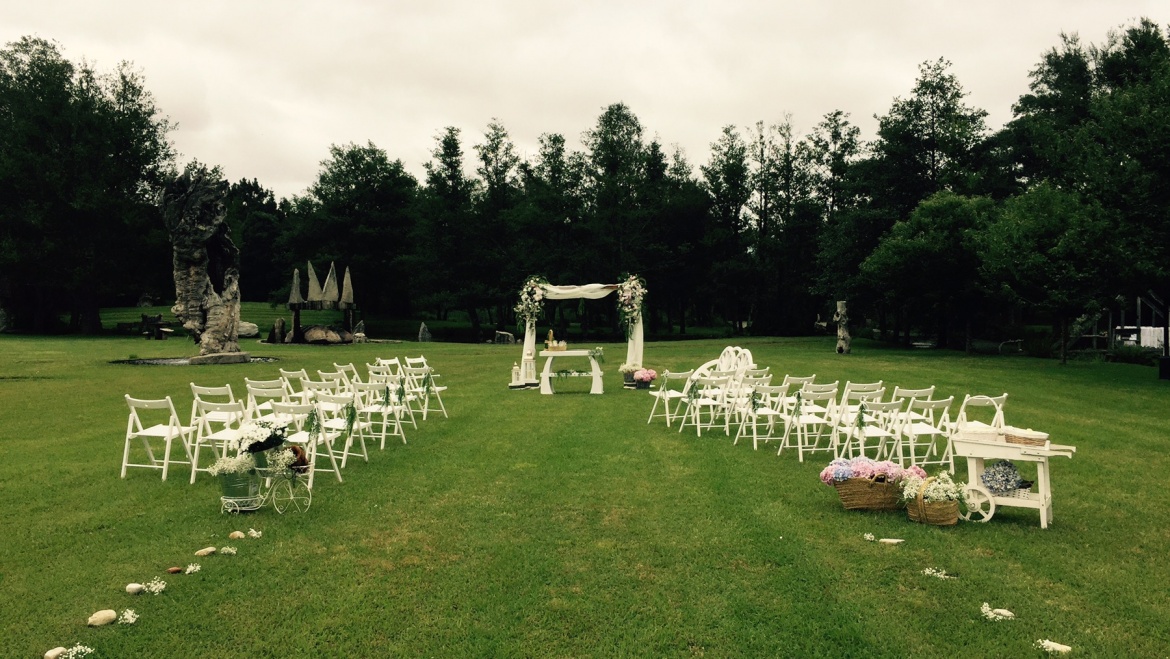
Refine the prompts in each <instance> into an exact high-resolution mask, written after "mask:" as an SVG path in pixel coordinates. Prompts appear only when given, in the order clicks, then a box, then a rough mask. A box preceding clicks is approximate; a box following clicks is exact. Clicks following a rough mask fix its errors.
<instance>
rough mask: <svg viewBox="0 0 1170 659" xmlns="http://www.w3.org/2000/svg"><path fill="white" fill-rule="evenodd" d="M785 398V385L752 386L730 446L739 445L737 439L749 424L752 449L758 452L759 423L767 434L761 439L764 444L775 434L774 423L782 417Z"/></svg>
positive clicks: (786, 390)
mask: <svg viewBox="0 0 1170 659" xmlns="http://www.w3.org/2000/svg"><path fill="white" fill-rule="evenodd" d="M787 396H788V385H786V384H782V385H780V386H777V387H773V386H771V385H755V386H753V387H752V391H751V394H750V395H749V398H748V407H747V410H746V411H745V413H744V416H743V419H742V420H741V422H740V425H739V430H738V431H736V433H735V441H734V442H732V445H733V446H734V445H735V444H738V443H739V438H740V437H741V436H743V434H744V432H745V431H746V429H747V427H748V424H749V423H750V424H751V428H752V448H753V449H754V450H759V448H760V422H761V421H762V422H763V423H764V425H765V426H766V428H767V432H765V433H764V437H763V439H764V443H765V444H766V443H768V441H769V440H770V439H771V438H772V436H773V434H774V433H775V429H776V421H777V420H780V419H781V418H782V417H783V415H784V404H785V402H784V401H785V399H786V398H787Z"/></svg>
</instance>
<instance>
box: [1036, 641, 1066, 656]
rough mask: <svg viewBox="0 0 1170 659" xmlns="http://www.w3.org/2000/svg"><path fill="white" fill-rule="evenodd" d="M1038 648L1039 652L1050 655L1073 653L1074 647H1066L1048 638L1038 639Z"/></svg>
mask: <svg viewBox="0 0 1170 659" xmlns="http://www.w3.org/2000/svg"><path fill="white" fill-rule="evenodd" d="M1036 648H1037V649H1039V650H1044V651H1045V652H1047V653H1049V654H1065V653H1068V652H1072V646H1069V645H1065V644H1063V643H1057V642H1056V641H1050V640H1048V639H1046V638H1041V639H1037V640H1036Z"/></svg>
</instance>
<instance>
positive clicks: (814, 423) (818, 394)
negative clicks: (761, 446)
mask: <svg viewBox="0 0 1170 659" xmlns="http://www.w3.org/2000/svg"><path fill="white" fill-rule="evenodd" d="M804 386H805V387H809V386H812V385H807V384H806V385H804ZM797 394H798V395H796V396H795V402H794V403H793V404H792V405H790V406H787V407H786V409H785V410H784V412H783V413H782V414H781V416H780V419H781V420H782V421H784V437H783V439H782V440H781V441H780V448H779V449H777V451H776V455H780V453H781V452H783V451H784V449H785V448H792V447H793V444H792V439H793V435H795V438H796V445H795V448H796V457H797V459H798V460H799V461H800V462H804V454H805V453H812V452H815V451H820V450H829V451H831V450H833V447H832V445H829V446H826V447H823V448H822V447H820V446H819V444H820V437H821V436H822V435H824V436H828V437H830V438H831V433H829V432H827V431H828V430H829V429H830V428H831V427H832V426H831V424H832V418H831V417H830V411H831V410H832V409H833V405H834V401H835V400H836V399H837V389H836V386H834V387H833V388H832V389H828V390H824V391H804V390H801V391H799V392H797ZM810 439H811V440H812V441H811V444H810ZM830 442H831V439H830Z"/></svg>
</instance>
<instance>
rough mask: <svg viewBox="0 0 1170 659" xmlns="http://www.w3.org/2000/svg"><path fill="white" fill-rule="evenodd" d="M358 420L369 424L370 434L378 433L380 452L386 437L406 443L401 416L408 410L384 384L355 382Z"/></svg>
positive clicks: (389, 387)
mask: <svg viewBox="0 0 1170 659" xmlns="http://www.w3.org/2000/svg"><path fill="white" fill-rule="evenodd" d="M354 394H355V396H356V402H355V404H356V405H357V413H358V419H359V420H361V421H363V422H365V423H367V424H369V426H370V431H371V433H373V432H375V429H376V432H377V433H378V436H379V438H380V439H381V446H380V448H381V449H382V450H385V448H386V437H388V436H389V437H401V438H402V443H403V444H405V443H406V431H405V429H404V428H403V425H402V415H403V414H404V413H405V412H406V410H407V409H408V408H407V407H406V404H405V403H403V402H399V401H398V398H397V396H396V395H395V393H394V390H393V389H392V388H391V386H390V385H389V384H387V383H384V382H357V383H355V384H354Z"/></svg>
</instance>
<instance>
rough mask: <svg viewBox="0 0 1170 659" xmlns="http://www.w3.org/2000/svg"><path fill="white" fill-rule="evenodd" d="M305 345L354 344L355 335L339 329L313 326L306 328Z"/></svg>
mask: <svg viewBox="0 0 1170 659" xmlns="http://www.w3.org/2000/svg"><path fill="white" fill-rule="evenodd" d="M305 343H312V344H315V345H338V344H342V343H353V334H351V333H349V332H347V331H345V330H343V329H339V328H337V327H328V326H325V325H312V326H309V327H306V328H305Z"/></svg>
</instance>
